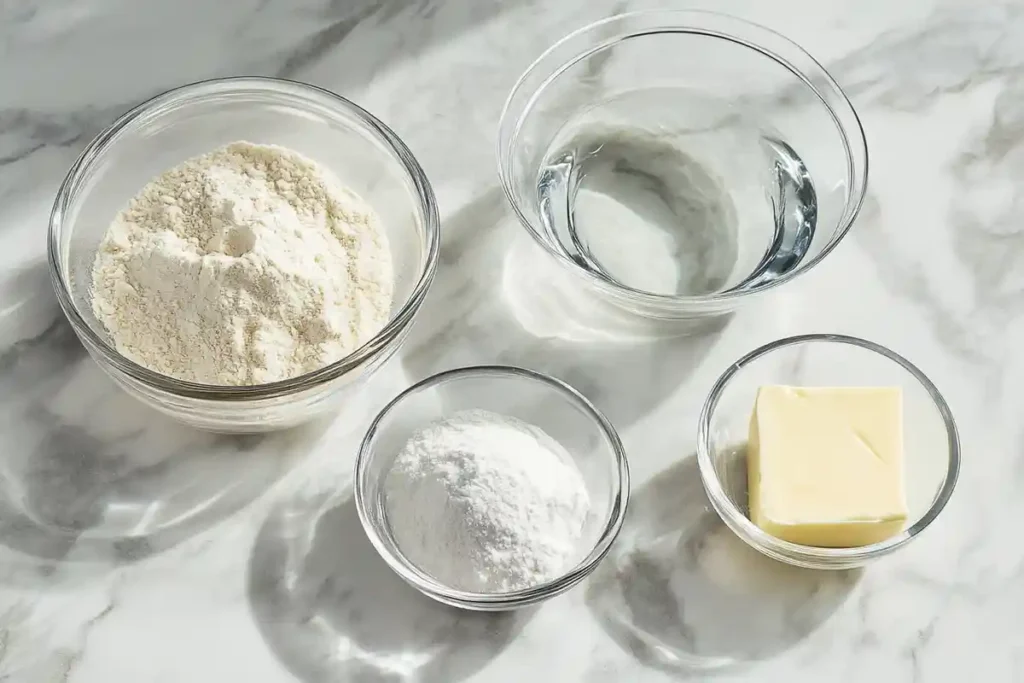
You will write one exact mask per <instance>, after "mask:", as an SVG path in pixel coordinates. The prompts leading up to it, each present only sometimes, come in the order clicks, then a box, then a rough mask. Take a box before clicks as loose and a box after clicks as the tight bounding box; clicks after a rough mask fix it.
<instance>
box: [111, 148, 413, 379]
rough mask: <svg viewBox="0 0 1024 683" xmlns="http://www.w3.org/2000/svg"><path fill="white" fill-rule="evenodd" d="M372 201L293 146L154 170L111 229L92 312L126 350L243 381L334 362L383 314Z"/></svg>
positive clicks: (382, 249) (217, 154)
mask: <svg viewBox="0 0 1024 683" xmlns="http://www.w3.org/2000/svg"><path fill="white" fill-rule="evenodd" d="M393 280H394V277H393V272H392V264H391V253H390V250H389V249H388V244H387V239H386V237H385V235H384V233H383V231H382V230H381V228H380V226H379V225H378V219H377V216H376V214H375V213H374V212H373V210H372V209H371V208H370V207H369V206H368V205H366V204H365V203H364V202H363V200H362V199H360V198H359V197H358V196H356V195H355V194H354V193H353V192H352V191H350V190H348V189H346V188H344V187H342V186H341V185H340V183H339V181H338V180H337V179H336V178H335V177H334V176H333V175H332V174H331V173H329V172H328V171H326V170H325V169H323V168H321V167H320V166H318V165H317V164H315V163H314V162H312V161H310V160H308V159H306V158H305V157H303V156H301V155H299V154H298V153H297V152H294V151H292V150H288V149H284V148H281V147H273V146H266V145H254V144H251V143H247V142H236V143H232V144H230V145H228V146H226V147H223V148H220V149H217V150H215V151H213V152H210V153H209V154H205V155H203V156H200V157H196V158H194V159H190V160H188V161H186V162H184V163H183V164H181V165H179V166H176V167H174V168H172V169H171V170H169V171H167V172H165V173H163V174H162V175H160V176H158V177H157V178H155V179H153V180H152V181H151V182H150V183H149V184H147V185H146V186H145V187H144V188H143V189H142V190H141V191H140V192H139V193H138V194H137V195H136V196H135V197H134V198H132V200H131V201H130V202H129V203H128V206H127V207H125V209H124V210H123V211H121V212H120V213H119V214H118V215H117V216H116V218H115V219H114V221H113V223H112V224H111V225H110V227H109V229H108V231H107V234H106V236H105V237H104V239H103V242H102V243H101V244H100V247H99V251H98V253H97V255H96V260H95V262H94V264H93V283H92V284H93V287H92V295H93V312H94V314H95V315H96V317H97V318H98V319H99V320H100V322H102V323H103V325H104V326H105V327H106V329H107V331H108V332H109V333H110V336H111V338H112V340H113V342H114V344H115V345H116V346H117V349H118V350H119V351H120V352H121V353H123V354H124V355H125V356H127V357H128V358H131V359H133V360H135V361H136V362H138V363H140V364H141V365H144V366H146V367H148V368H150V369H152V370H156V371H157V372H161V373H163V374H166V375H170V376H172V377H176V378H179V379H184V380H189V381H193V382H200V383H203V384H218V385H250V384H262V383H266V382H273V381H277V380H281V379H286V378H289V377H295V376H297V375H301V374H304V373H307V372H311V371H313V370H316V369H319V368H321V367H323V366H324V365H327V364H329V363H331V362H333V361H336V360H338V359H340V358H342V357H344V356H346V355H348V354H349V353H351V352H352V351H354V350H355V349H357V348H358V347H360V346H362V345H363V344H365V343H366V342H367V341H369V340H370V339H371V338H372V337H373V336H374V335H375V334H376V333H377V332H378V331H379V330H380V329H381V328H382V327H383V326H384V325H385V324H386V323H387V321H388V318H389V316H390V311H391V300H392V288H393Z"/></svg>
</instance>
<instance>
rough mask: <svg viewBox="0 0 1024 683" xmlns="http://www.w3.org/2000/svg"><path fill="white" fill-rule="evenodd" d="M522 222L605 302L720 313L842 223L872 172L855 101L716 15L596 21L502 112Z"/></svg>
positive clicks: (791, 56)
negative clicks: (850, 100)
mask: <svg viewBox="0 0 1024 683" xmlns="http://www.w3.org/2000/svg"><path fill="white" fill-rule="evenodd" d="M497 154H498V167H499V174H500V177H501V183H502V186H503V187H504V190H505V194H506V195H507V197H508V200H509V202H510V203H511V204H512V207H513V209H514V210H515V213H516V214H517V215H518V218H519V221H520V222H521V223H522V224H523V226H524V227H525V228H526V230H527V232H528V233H529V234H530V236H531V237H532V238H533V239H534V240H535V241H536V242H537V244H539V245H540V246H541V247H542V248H543V250H544V252H545V253H547V254H548V255H549V256H550V257H552V258H553V259H554V260H555V261H556V262H557V263H558V264H560V265H561V266H564V268H565V269H566V270H567V271H569V272H571V273H573V274H574V276H576V277H578V281H579V282H580V283H582V284H583V285H584V286H585V287H586V288H587V289H589V290H591V291H593V292H595V293H596V294H597V295H598V296H599V297H601V298H603V299H607V300H609V301H611V302H613V303H615V304H617V305H618V306H620V307H621V308H624V309H626V310H628V311H630V312H632V313H634V314H637V315H641V316H643V317H651V318H661V319H688V318H696V317H703V316H713V315H720V314H722V313H726V312H729V311H731V310H733V309H735V308H736V307H737V306H738V305H740V304H741V303H742V302H745V301H747V300H749V299H751V298H752V295H754V294H756V293H758V292H763V291H766V290H769V289H773V288H775V287H778V286H779V285H782V284H783V283H786V282H789V281H791V280H793V279H795V278H796V277H797V276H798V275H800V274H801V273H804V272H806V271H808V270H810V269H811V268H813V267H814V266H815V265H817V264H818V263H820V262H821V260H822V259H824V258H825V256H827V255H828V254H829V252H831V251H832V249H833V248H834V247H835V246H836V245H837V244H838V243H839V242H840V241H841V240H842V238H843V237H844V236H845V235H846V233H847V231H848V230H849V229H850V226H851V225H852V224H853V221H854V219H855V218H856V216H857V213H858V212H859V210H860V207H861V203H862V202H863V199H864V193H865V189H866V185H867V173H868V154H867V145H866V142H865V139H864V132H863V130H862V128H861V124H860V121H859V119H858V118H857V114H856V112H855V111H854V109H853V107H852V105H851V104H850V102H849V100H848V99H847V98H846V96H845V95H844V94H843V92H842V90H841V89H840V87H839V85H838V84H837V83H836V82H835V81H834V80H833V79H832V78H831V77H830V76H829V75H828V73H826V72H825V70H824V68H823V67H822V66H821V65H820V64H818V62H816V61H815V60H814V59H813V58H812V57H811V56H810V55H808V54H807V53H806V52H804V51H803V50H802V49H801V48H800V47H798V46H797V45H796V44H794V43H792V42H790V41H789V40H787V39H786V38H783V37H782V36H780V35H778V34H777V33H774V32H772V31H770V30H768V29H766V28H763V27H760V26H757V25H754V24H749V23H747V22H745V21H741V20H738V19H734V18H731V17H727V16H722V15H718V14H713V13H707V12H692V11H645V12H636V13H630V14H622V15H619V16H615V17H611V18H609V19H605V20H602V21H599V22H597V23H594V24H591V25H589V26H586V27H584V28H582V29H580V30H578V31H576V32H575V33H572V34H570V35H569V36H567V37H565V38H563V39H562V40H561V41H560V42H558V43H556V44H555V45H554V46H553V47H551V48H550V49H549V50H547V51H546V52H545V53H544V54H542V55H541V56H540V57H539V58H538V59H537V60H536V61H535V62H534V63H533V64H532V65H531V66H530V67H529V68H528V69H527V70H526V72H525V73H524V74H523V75H522V77H521V78H520V79H519V81H518V82H517V83H516V84H515V86H514V87H513V89H512V92H511V94H510V95H509V97H508V100H507V102H506V104H505V109H504V111H503V113H502V115H501V122H500V128H499V134H498V149H497Z"/></svg>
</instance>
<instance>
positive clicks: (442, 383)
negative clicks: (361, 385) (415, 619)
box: [355, 366, 629, 611]
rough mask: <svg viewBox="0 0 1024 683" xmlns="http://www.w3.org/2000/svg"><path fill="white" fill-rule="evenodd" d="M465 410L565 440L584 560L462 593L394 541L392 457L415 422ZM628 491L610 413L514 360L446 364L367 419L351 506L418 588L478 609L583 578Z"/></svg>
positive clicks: (517, 601) (614, 530) (547, 593)
mask: <svg viewBox="0 0 1024 683" xmlns="http://www.w3.org/2000/svg"><path fill="white" fill-rule="evenodd" d="M471 409H482V410H488V411H491V412H494V413H498V414H500V415H506V416H510V417H515V418H518V419H520V420H523V421H524V422H527V423H529V424H532V425H535V426H537V427H539V428H540V429H542V430H543V431H545V432H547V434H548V435H550V436H551V437H552V438H554V439H555V440H556V441H558V442H559V443H560V444H561V445H562V446H563V447H565V449H566V451H568V452H569V454H570V455H571V456H572V458H573V461H574V462H575V464H576V466H577V467H578V468H579V470H580V472H581V473H582V474H583V479H584V481H585V483H586V486H587V492H588V494H589V495H590V503H591V510H590V515H589V518H588V521H587V524H586V527H585V529H584V531H583V538H582V540H581V545H580V549H579V550H580V553H579V554H580V557H581V558H582V559H580V561H579V562H578V564H576V566H574V567H573V568H571V569H569V570H568V571H566V572H565V573H564V574H563V575H562V576H560V577H558V578H557V579H554V580H552V581H549V582H547V583H543V584H541V585H538V586H533V587H530V588H526V589H523V590H518V591H513V592H508V593H470V592H465V591H460V590H456V589H453V588H449V587H448V586H445V585H443V584H441V583H439V582H438V581H436V580H435V579H434V578H432V577H431V576H429V575H428V574H426V573H425V572H423V571H421V570H420V569H419V568H417V567H416V566H415V565H414V564H412V563H411V562H410V561H409V560H408V559H406V557H405V556H404V555H403V554H402V551H401V549H400V548H399V547H398V546H397V544H396V542H395V540H394V538H393V536H392V534H391V531H390V528H389V525H388V520H387V515H386V511H385V508H384V502H383V485H384V481H385V478H386V477H387V476H388V473H389V472H390V470H391V464H392V462H393V461H394V459H395V456H396V455H397V454H398V452H399V450H400V449H401V448H402V446H403V445H404V444H405V442H406V441H408V439H409V438H410V437H411V436H412V434H413V433H414V432H415V431H417V430H418V429H420V428H422V427H424V426H426V425H427V424H429V423H430V422H433V421H435V420H439V419H443V418H445V417H450V416H451V415H452V414H454V413H457V412H460V411H463V410H471ZM628 498H629V468H628V466H627V464H626V454H625V451H624V449H623V447H622V442H621V441H620V440H619V437H618V435H617V434H616V433H615V428H614V427H612V425H611V423H610V422H608V419H607V418H605V416H604V415H602V414H601V412H600V411H598V410H597V408H595V407H594V405H593V404H592V403H591V402H590V401H588V400H587V399H586V398H585V397H584V396H583V395H582V394H580V393H579V392H578V391H576V390H575V389H573V388H572V387H570V386H569V385H567V384H565V383H564V382H561V381H559V380H557V379H554V378H552V377H548V376H546V375H542V374H540V373H538V372H534V371H532V370H524V369H522V368H515V367H505V366H480V367H467V368H461V369H457V370H449V371H447V372H442V373H440V374H437V375H434V376H433V377H429V378H427V379H425V380H423V381H422V382H420V383H418V384H416V385H414V386H412V387H410V388H409V389H406V390H405V391H404V392H402V393H401V394H399V395H398V396H397V397H396V398H395V399H394V400H393V401H391V403H389V404H388V405H387V406H386V407H385V408H384V409H383V410H382V411H381V412H380V414H379V415H378V416H377V418H376V419H375V420H374V421H373V424H371V425H370V429H369V431H367V433H366V437H365V438H364V439H363V443H362V446H361V447H360V449H359V456H358V458H357V460H356V468H355V502H356V509H357V510H358V512H359V519H360V520H361V521H362V524H363V528H364V529H365V530H366V535H367V536H368V537H369V539H370V541H371V542H372V543H373V545H374V547H375V548H376V549H377V551H378V552H379V553H380V554H381V557H383V558H384V560H385V561H386V562H387V563H388V565H390V566H391V568H392V569H393V570H394V571H395V572H396V573H397V574H398V575H399V576H400V577H402V579H404V580H405V581H407V582H408V583H409V584H411V585H412V586H414V587H415V588H417V589H418V590H420V591H421V592H422V593H424V594H425V595H427V596H429V597H431V598H434V599H435V600H438V601H440V602H443V603H445V604H448V605H453V606H455V607H462V608H465V609H471V610H480V611H499V610H510V609H517V608H520V607H526V606H527V605H532V604H535V603H538V602H541V601H543V600H547V599H548V598H551V597H554V596H556V595H558V594H560V593H564V592H565V591H567V590H569V589H570V588H572V587H573V586H575V585H576V584H578V583H579V582H580V581H582V580H583V579H584V578H586V577H587V576H588V575H589V574H590V573H591V572H592V571H594V569H595V568H596V567H597V565H598V564H599V563H600V562H601V560H602V559H603V558H604V556H605V555H606V554H607V553H608V550H609V548H610V547H611V544H612V541H614V540H615V537H616V536H617V535H618V533H619V529H620V528H621V526H622V521H623V518H624V517H625V513H626V502H627V500H628Z"/></svg>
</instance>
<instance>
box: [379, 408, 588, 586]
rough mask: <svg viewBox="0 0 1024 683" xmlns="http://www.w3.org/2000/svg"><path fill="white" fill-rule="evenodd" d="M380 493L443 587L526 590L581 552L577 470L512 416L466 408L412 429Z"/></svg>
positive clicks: (409, 551)
mask: <svg viewBox="0 0 1024 683" xmlns="http://www.w3.org/2000/svg"><path fill="white" fill-rule="evenodd" d="M384 498H385V512H386V514H387V518H388V523H389V524H390V526H391V530H392V534H393V535H394V538H395V541H396V542H397V544H398V546H399V548H400V549H401V550H402V552H403V554H405V556H406V557H407V558H408V559H409V560H410V561H411V562H412V563H413V564H415V565H416V566H418V567H419V568H420V569H421V570H423V571H424V572H426V573H427V574H430V575H431V576H433V577H434V578H435V579H436V580H438V581H439V582H441V583H443V584H445V585H446V586H449V587H451V588H457V589H460V590H464V591H470V592H478V593H494V592H507V591H512V590H519V589H522V588H527V587H529V586H534V585H537V584H540V583H543V582H545V581H549V580H551V579H554V578H557V577H558V576H560V575H561V574H563V573H564V572H565V571H567V570H569V569H571V568H572V566H573V565H574V564H575V563H576V562H577V561H579V559H581V557H582V555H583V554H584V553H585V549H581V548H580V547H579V546H580V539H581V537H582V534H583V528H584V525H585V524H586V521H587V515H588V513H589V510H590V499H589V497H588V495H587V489H586V484H585V482H584V481H583V476H582V475H581V473H580V472H579V470H578V469H577V468H576V466H575V464H574V463H573V462H572V459H571V456H570V455H569V454H568V453H566V452H565V450H564V449H563V448H562V446H561V445H560V444H558V443H557V442H556V441H555V440H554V439H552V438H551V437H550V436H548V435H547V434H545V433H544V432H543V431H541V430H540V429H538V428H537V427H534V426H532V425H529V424H527V423H525V422H522V421H520V420H517V419H514V418H510V417H505V416H502V415H497V414H495V413H490V412H487V411H483V410H472V411H466V412H462V413H457V414H456V415H454V416H453V417H451V418H449V419H447V420H443V421H440V422H436V423H433V424H431V425H428V426H427V427H425V428H423V429H421V430H420V431H418V432H416V433H415V434H414V435H413V436H412V438H410V439H409V441H408V443H406V445H405V446H404V448H403V449H402V451H401V452H400V453H399V454H398V456H397V457H396V459H395V461H394V464H393V465H392V469H391V471H390V472H389V474H388V476H387V478H386V480H385V483H384Z"/></svg>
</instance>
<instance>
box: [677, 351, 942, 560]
mask: <svg viewBox="0 0 1024 683" xmlns="http://www.w3.org/2000/svg"><path fill="white" fill-rule="evenodd" d="M697 461H698V465H699V467H700V474H701V478H702V480H703V483H704V488H705V490H706V491H707V494H708V498H709V499H710V501H711V504H712V506H713V507H714V508H715V510H716V511H717V512H718V514H719V515H720V516H721V518H722V520H723V521H724V522H725V523H726V524H727V525H728V526H729V528H731V529H732V530H733V532H735V533H736V534H737V535H738V536H739V537H740V538H742V539H743V540H744V541H745V542H746V543H748V544H749V545H751V546H752V547H754V548H755V549H757V550H759V551H761V552H762V553H764V554H765V555H767V556H769V557H772V558H774V559H776V560H779V561H782V562H786V563H788V564H792V565H797V566H801V567H808V568H812V569H847V568H851V567H858V566H862V565H864V564H866V563H868V562H870V561H871V560H874V559H877V558H879V557H881V556H883V555H887V554H889V553H891V552H893V551H895V550H897V549H898V548H902V547H903V546H905V545H906V544H907V543H909V542H910V541H911V540H913V539H914V538H915V537H916V536H917V535H918V534H920V533H921V532H922V531H923V530H924V529H925V528H926V527H928V526H929V525H930V524H931V523H932V522H933V521H934V520H935V519H936V518H937V517H938V515H939V513H940V512H941V511H942V509H943V508H944V507H945V505H946V503H947V502H948V501H949V498H950V496H951V495H952V493H953V489H954V487H955V485H956V480H957V475H958V473H959V470H960V440H959V436H958V434H957V428H956V423H955V421H954V419H953V416H952V414H951V412H950V410H949V406H948V405H947V404H946V401H945V399H943V398H942V395H941V394H940V393H939V391H938V389H937V388H936V387H935V385H934V384H932V382H931V380H929V379H928V378H927V377H926V376H925V375H924V373H922V372H921V371H920V370H918V369H917V368H916V367H915V366H914V365H913V364H912V363H910V361H908V360H907V359H905V358H903V357H902V356H900V355H899V354H897V353H894V352H893V351H891V350H889V349H887V348H885V347H884V346H881V345H879V344H876V343H874V342H870V341H866V340H864V339H859V338H856V337H849V336H845V335H838V334H808V335H801V336H796V337H788V338H786V339H780V340H778V341H775V342H772V343H770V344H767V345H765V346H762V347H760V348H758V349H755V350H754V351H751V352H750V353H748V354H747V355H745V356H744V357H743V358H740V359H739V360H738V361H736V362H735V363H733V364H732V365H730V366H729V368H728V370H726V371H725V373H724V374H723V375H722V376H721V377H720V378H719V379H718V381H717V382H716V383H715V385H714V387H713V388H712V390H711V393H710V395H709V396H708V399H707V401H706V402H705V404H704V408H703V410H702V411H701V416H700V422H699V425H698V436H697Z"/></svg>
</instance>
